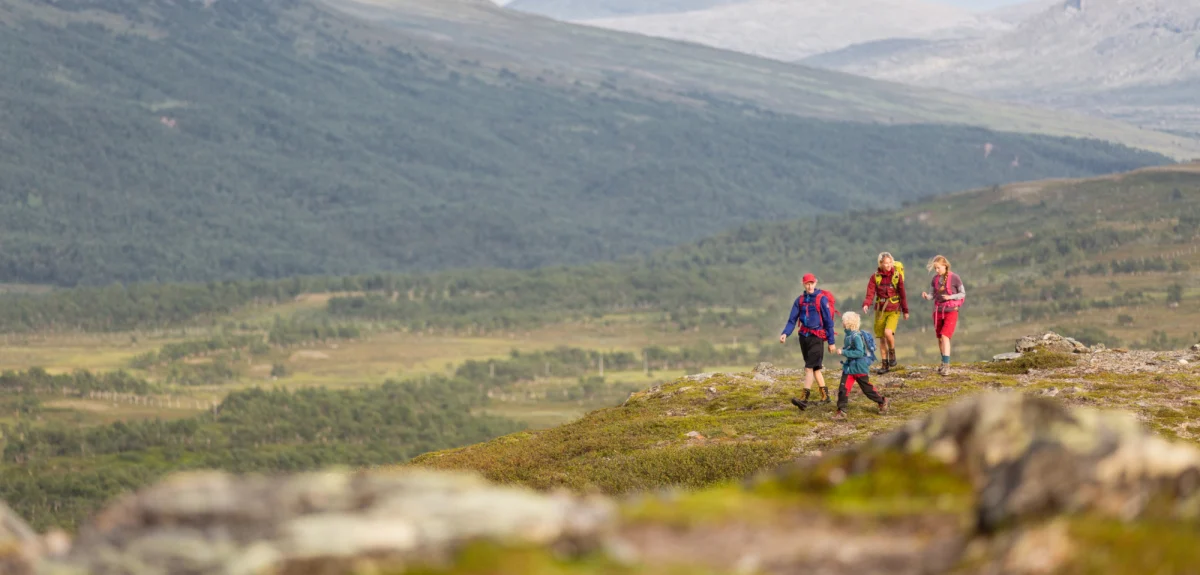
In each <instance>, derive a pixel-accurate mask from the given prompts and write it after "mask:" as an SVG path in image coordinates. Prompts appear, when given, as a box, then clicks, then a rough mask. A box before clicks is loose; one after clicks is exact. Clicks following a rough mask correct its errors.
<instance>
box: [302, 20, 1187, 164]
mask: <svg viewBox="0 0 1200 575" xmlns="http://www.w3.org/2000/svg"><path fill="white" fill-rule="evenodd" d="M324 1H325V2H326V3H328V4H329V5H331V6H334V7H336V8H338V9H341V10H346V11H349V12H350V13H352V14H355V15H357V16H358V17H361V18H369V19H372V20H375V21H377V22H380V23H383V24H387V25H389V26H392V27H394V28H395V29H398V30H406V31H408V32H407V33H416V32H415V31H420V32H421V33H423V34H433V35H435V36H437V37H439V38H442V39H443V40H444V41H446V45H450V43H451V42H452V43H453V45H455V46H457V47H459V48H460V49H463V50H468V51H479V53H480V54H481V56H480V57H481V58H485V59H486V60H490V61H491V62H492V64H491V65H492V66H494V67H495V68H502V67H510V68H514V69H516V70H517V71H518V72H521V71H522V70H523V71H524V72H523V73H524V74H526V75H529V76H539V75H542V76H545V80H546V81H547V82H550V81H555V80H556V79H558V78H559V77H571V78H574V81H582V82H584V83H587V84H590V85H599V84H603V85H606V86H619V87H620V88H621V89H622V90H630V91H636V92H644V93H647V94H650V95H653V96H654V97H660V98H667V99H670V100H680V99H682V100H683V101H687V102H700V103H703V102H705V101H707V100H708V99H712V98H716V99H719V100H721V101H726V102H740V103H745V104H749V105H752V106H756V107H761V108H764V109H768V110H771V111H774V112H778V113H785V114H793V115H800V116H810V117H817V118H824V119H836V120H848V121H855V122H878V123H882V124H896V123H901V124H905V123H949V124H958V125H974V126H983V127H988V128H992V129H997V130H1001V131H1014V132H1030V133H1037V134H1049V135H1066V136H1078V137H1096V138H1100V139H1105V140H1110V141H1121V142H1128V143H1130V144H1131V145H1135V146H1136V147H1141V148H1144V149H1149V150H1154V151H1159V152H1161V153H1164V154H1166V155H1169V156H1171V157H1173V158H1176V159H1182V160H1187V159H1191V158H1193V157H1200V140H1195V139H1192V138H1188V137H1180V136H1177V135H1171V134H1164V133H1161V132H1154V131H1151V130H1145V129H1142V128H1137V127H1133V126H1130V125H1127V124H1123V123H1119V122H1113V121H1111V120H1107V119H1098V118H1095V117H1087V116H1084V115H1082V114H1074V113H1068V114H1064V113H1063V112H1061V111H1057V110H1056V111H1045V110H1040V109H1037V108H1034V107H1031V106H1028V105H1021V104H1010V103H1001V102H995V101H980V100H978V99H977V98H974V97H964V96H962V95H959V94H956V93H953V92H946V91H941V90H929V89H926V88H916V87H913V86H908V85H904V84H900V83H896V82H887V81H882V82H881V81H872V80H867V79H865V78H863V77H861V76H854V75H850V74H845V73H840V72H836V71H832V70H826V69H822V68H816V67H809V66H797V65H795V64H789V63H784V62H781V61H777V60H770V59H763V58H756V57H752V56H749V55H746V54H741V53H737V52H730V51H726V50H719V49H715V48H711V47H707V46H702V45H699V44H693V43H686V42H677V41H669V40H663V39H657V38H650V37H646V36H640V35H633V34H622V33H615V32H612V31H608V30H604V29H602V28H596V27H593V26H578V25H571V26H568V27H563V25H562V23H559V22H557V21H554V20H551V19H549V18H544V17H540V16H534V15H528V14H524V13H520V12H517V11H515V10H508V9H505V8H503V7H499V6H494V5H489V4H478V5H474V6H471V7H470V9H469V10H466V11H465V12H464V11H461V10H459V11H450V10H445V9H442V8H439V7H438V6H437V5H432V6H431V5H428V4H426V3H425V1H424V0H324ZM414 7H419V8H420V10H419V11H418V12H417V13H414V12H413V10H414ZM518 29H519V33H517V32H516V31H517V30H518ZM498 31H500V32H503V34H501V35H498ZM581 47H588V49H581ZM523 54H537V58H535V59H532V60H530V59H528V58H527V57H525V56H523ZM550 72H554V73H550ZM570 82H571V80H568V83H570Z"/></svg>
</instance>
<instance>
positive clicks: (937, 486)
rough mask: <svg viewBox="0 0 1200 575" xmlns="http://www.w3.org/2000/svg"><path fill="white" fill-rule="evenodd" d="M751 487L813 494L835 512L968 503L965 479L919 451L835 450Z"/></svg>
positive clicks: (956, 508)
mask: <svg viewBox="0 0 1200 575" xmlns="http://www.w3.org/2000/svg"><path fill="white" fill-rule="evenodd" d="M864 458H865V459H864ZM756 492H759V493H766V494H785V495H786V494H788V493H808V494H814V495H819V496H820V497H821V499H822V501H823V503H824V505H825V506H826V507H827V508H828V509H830V510H831V511H834V512H839V513H860V512H861V513H871V514H910V513H928V512H932V511H941V512H966V511H968V510H969V509H971V507H972V505H973V502H974V489H973V487H972V485H971V483H970V481H969V480H968V479H967V478H966V476H965V475H963V474H962V473H960V472H958V471H956V470H954V469H953V468H952V467H950V466H949V465H947V464H946V463H944V462H942V461H940V460H938V459H936V458H934V457H932V456H929V455H926V454H923V453H907V454H906V453H897V452H891V451H887V452H880V453H874V454H870V455H867V456H862V457H860V458H859V459H856V460H851V456H850V455H838V456H833V457H826V458H824V459H822V460H821V461H820V462H818V463H816V464H815V465H812V466H799V467H793V468H792V469H791V470H790V471H788V472H785V473H783V474H781V475H780V476H779V477H778V478H775V479H772V480H766V481H763V482H761V483H760V484H759V485H757V486H756ZM777 496H778V495H777Z"/></svg>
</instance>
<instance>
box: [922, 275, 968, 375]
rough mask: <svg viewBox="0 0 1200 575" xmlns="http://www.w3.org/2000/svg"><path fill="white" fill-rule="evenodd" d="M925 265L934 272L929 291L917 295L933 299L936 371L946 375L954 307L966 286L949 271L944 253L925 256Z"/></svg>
mask: <svg viewBox="0 0 1200 575" xmlns="http://www.w3.org/2000/svg"><path fill="white" fill-rule="evenodd" d="M927 269H928V270H929V271H931V272H935V273H934V274H933V281H932V282H931V287H932V288H933V295H930V294H928V293H926V292H921V297H923V298H925V299H927V300H929V299H931V300H933V332H934V334H935V335H936V336H937V340H938V349H939V350H941V352H942V365H941V366H940V367H938V373H940V374H942V375H947V374H949V373H950V338H952V337H954V328H955V327H957V326H958V308H960V307H962V304H963V301H965V300H966V298H967V290H966V288H964V287H963V283H962V279H961V278H959V277H958V274H956V273H954V272H952V271H950V260H947V259H946V258H945V256H935V257H934V258H933V259H932V260H929V265H928V266H927Z"/></svg>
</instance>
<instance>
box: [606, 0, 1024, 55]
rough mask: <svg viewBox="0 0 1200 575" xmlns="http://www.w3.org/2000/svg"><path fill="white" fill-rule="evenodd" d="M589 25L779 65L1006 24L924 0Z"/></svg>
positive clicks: (762, 6) (824, 1) (786, 1)
mask: <svg viewBox="0 0 1200 575" xmlns="http://www.w3.org/2000/svg"><path fill="white" fill-rule="evenodd" d="M587 23H588V24H590V25H594V26H602V27H605V28H610V29H613V30H622V31H625V32H636V33H639V34H645V35H648V36H657V37H662V38H673V39H677V40H687V41H690V42H697V43H700V44H705V45H709V46H715V47H718V48H725V49H728V50H736V51H739V52H745V53H748V54H755V55H758V56H764V57H768V58H776V59H780V60H796V59H799V58H803V57H806V56H810V55H813V54H817V53H820V52H826V51H830V50H835V49H838V48H842V47H845V46H848V45H851V44H856V43H860V42H870V41H874V40H881V39H885V38H897V37H904V38H926V39H936V38H957V37H962V36H977V35H979V34H983V33H986V32H987V31H990V30H994V29H998V28H1001V27H1004V26H1005V24H1004V23H1002V22H1000V21H997V20H992V19H990V18H988V17H987V16H982V15H978V14H975V13H972V12H970V11H968V10H966V9H963V8H958V7H954V6H949V5H945V4H935V3H932V2H925V1H923V0H805V1H804V2H796V1H794V0H748V1H745V2H740V3H737V4H729V5H724V6H716V7H712V8H708V9H704V10H696V11H692V12H687V13H683V14H661V15H641V16H627V17H621V18H608V19H596V20H590V21H588V22H587Z"/></svg>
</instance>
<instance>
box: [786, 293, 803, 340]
mask: <svg viewBox="0 0 1200 575" xmlns="http://www.w3.org/2000/svg"><path fill="white" fill-rule="evenodd" d="M799 318H800V300H796V301H794V302H792V313H791V315H789V316H788V322H787V325H785V326H783V333H782V335H786V336H791V335H792V331H793V330H795V329H796V320H797V319H799Z"/></svg>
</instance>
